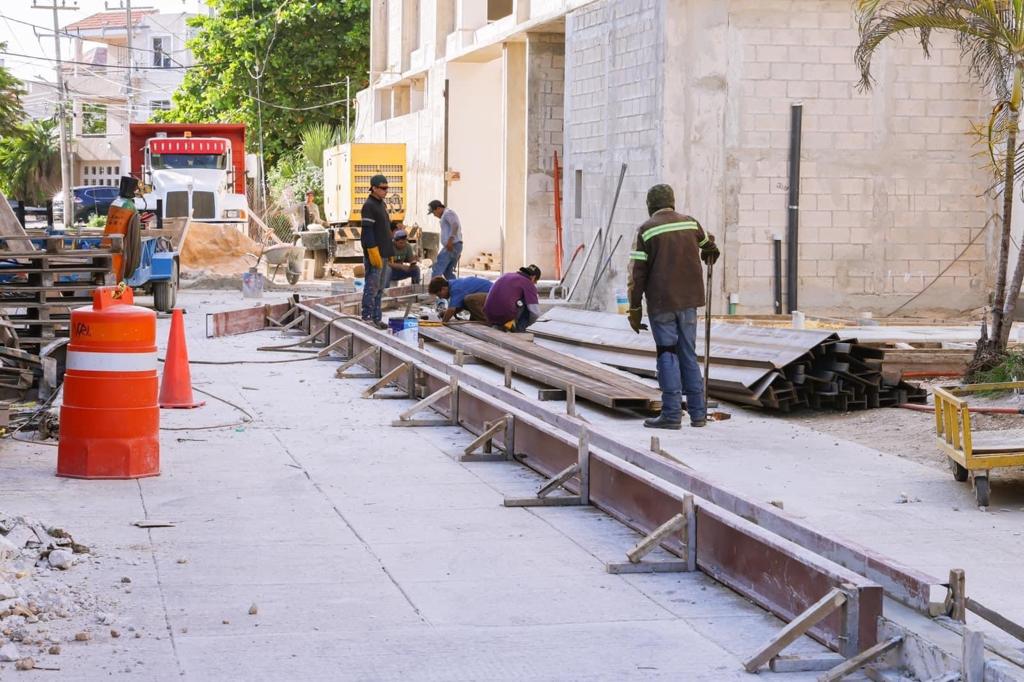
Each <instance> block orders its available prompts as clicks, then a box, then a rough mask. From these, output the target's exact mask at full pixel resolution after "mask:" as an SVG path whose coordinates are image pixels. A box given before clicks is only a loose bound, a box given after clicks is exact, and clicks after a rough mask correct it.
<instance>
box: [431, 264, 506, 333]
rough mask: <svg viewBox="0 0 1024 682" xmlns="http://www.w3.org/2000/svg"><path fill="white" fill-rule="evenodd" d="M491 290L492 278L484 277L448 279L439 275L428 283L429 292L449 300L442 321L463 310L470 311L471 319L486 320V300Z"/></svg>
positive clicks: (476, 320) (475, 320)
mask: <svg viewBox="0 0 1024 682" xmlns="http://www.w3.org/2000/svg"><path fill="white" fill-rule="evenodd" d="M490 290H491V280H489V279H484V278H483V277H457V278H455V279H452V280H448V279H445V278H444V277H442V276H441V275H438V276H437V277H434V278H433V279H431V280H430V284H428V285H427V291H428V292H429V293H431V294H433V295H434V296H437V297H438V298H444V299H447V300H448V306H447V307H446V308H445V309H444V313H443V314H442V315H441V321H442V322H448V321H449V320H451V319H452V318H453V317H455V316H456V315H457V314H458V313H461V312H462V311H463V310H468V311H469V319H470V320H472V321H474V322H486V321H487V318H486V317H485V316H484V302H485V301H486V300H487V292H488V291H490Z"/></svg>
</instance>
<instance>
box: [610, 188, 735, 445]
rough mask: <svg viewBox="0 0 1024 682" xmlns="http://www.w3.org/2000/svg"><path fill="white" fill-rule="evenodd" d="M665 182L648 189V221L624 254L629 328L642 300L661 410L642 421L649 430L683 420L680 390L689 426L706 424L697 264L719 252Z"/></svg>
mask: <svg viewBox="0 0 1024 682" xmlns="http://www.w3.org/2000/svg"><path fill="white" fill-rule="evenodd" d="M675 205H676V200H675V194H674V193H673V192H672V188H671V187H669V186H668V185H655V186H654V187H651V189H650V190H648V192H647V212H648V213H649V214H650V216H651V217H650V220H648V221H647V222H645V223H644V224H643V225H641V226H640V229H639V230H637V235H636V245H635V250H634V251H632V252H631V253H630V254H629V257H630V271H629V326H630V327H632V328H633V331H635V332H636V333H637V334H639V333H640V330H641V329H646V325H644V324H642V323H641V318H642V315H643V300H644V297H646V298H647V317H648V319H649V320H650V322H651V332H652V333H653V334H654V343H655V345H656V347H657V352H658V362H657V366H658V384H659V385H660V386H661V396H662V397H661V414H660V415H658V416H657V417H655V418H652V419H647V420H645V421H644V426H646V427H648V428H652V429H678V428H681V427H682V422H683V394H684V393H685V394H686V410H687V412H689V414H690V426H704V425H705V424H706V423H707V406H706V405H705V404H704V383H703V379H702V377H701V372H700V365H699V364H698V362H697V350H696V342H697V308H700V307H701V306H703V305H704V276H703V272H702V270H701V265H700V262H701V261H702V260H703V261H704V262H705V263H707V264H708V265H712V264H714V263H715V261H717V260H718V256H719V255H720V254H719V251H718V247H717V246H715V238H714V237H713V236H711V235H710V234H707V233H705V232H704V229H703V228H702V227H701V226H700V223H698V222H697V221H696V220H695V219H694V218H691V217H690V216H688V215H683V214H681V213H676V210H675Z"/></svg>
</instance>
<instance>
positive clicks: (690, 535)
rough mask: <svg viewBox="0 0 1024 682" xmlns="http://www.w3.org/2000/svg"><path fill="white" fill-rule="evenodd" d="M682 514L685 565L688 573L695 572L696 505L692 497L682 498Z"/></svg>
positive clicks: (689, 495) (687, 495)
mask: <svg viewBox="0 0 1024 682" xmlns="http://www.w3.org/2000/svg"><path fill="white" fill-rule="evenodd" d="M683 514H684V515H685V516H686V534H685V537H684V538H683V542H685V543H686V565H687V570H689V571H690V572H693V571H696V570H697V503H696V501H695V500H694V499H693V495H691V494H686V495H685V496H684V497H683Z"/></svg>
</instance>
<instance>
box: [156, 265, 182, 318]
mask: <svg viewBox="0 0 1024 682" xmlns="http://www.w3.org/2000/svg"><path fill="white" fill-rule="evenodd" d="M177 298H178V261H177V260H175V261H174V267H173V268H172V269H171V277H170V279H168V280H167V281H164V282H153V307H154V308H156V309H157V310H158V311H160V312H162V313H169V312H171V310H172V309H173V308H174V303H175V301H176V300H177Z"/></svg>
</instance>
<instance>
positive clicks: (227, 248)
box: [181, 223, 262, 275]
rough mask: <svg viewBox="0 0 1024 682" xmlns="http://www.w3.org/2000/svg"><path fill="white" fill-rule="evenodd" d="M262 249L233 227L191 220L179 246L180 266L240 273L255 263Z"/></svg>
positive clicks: (223, 272) (208, 272) (198, 270)
mask: <svg viewBox="0 0 1024 682" xmlns="http://www.w3.org/2000/svg"><path fill="white" fill-rule="evenodd" d="M261 249H262V247H261V246H260V245H259V244H258V243H256V242H254V241H253V240H252V239H249V237H248V235H245V234H242V233H241V232H239V231H238V230H237V229H236V228H235V227H233V226H226V225H209V224H206V223H192V224H191V225H190V226H189V228H188V234H187V235H186V237H185V243H184V244H183V245H182V247H181V269H182V272H189V271H192V272H204V273H207V274H212V275H240V274H242V273H243V272H248V271H249V268H250V267H252V266H253V265H254V264H255V263H256V257H257V256H259V254H260V251H261ZM246 254H252V256H251V257H249V256H247V255H246Z"/></svg>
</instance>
